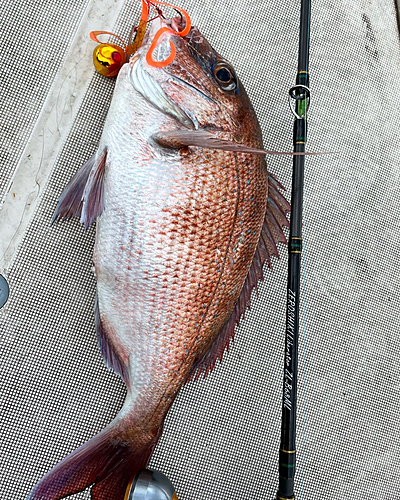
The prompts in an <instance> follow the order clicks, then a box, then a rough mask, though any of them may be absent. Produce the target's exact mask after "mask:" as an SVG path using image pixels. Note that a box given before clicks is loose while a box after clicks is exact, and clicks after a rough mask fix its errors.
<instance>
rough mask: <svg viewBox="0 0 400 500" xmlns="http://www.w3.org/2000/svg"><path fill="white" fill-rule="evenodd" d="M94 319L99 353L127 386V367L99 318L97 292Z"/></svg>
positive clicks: (108, 366)
mask: <svg viewBox="0 0 400 500" xmlns="http://www.w3.org/2000/svg"><path fill="white" fill-rule="evenodd" d="M94 319H95V324H96V332H97V340H98V342H99V346H100V351H101V354H102V355H103V359H104V363H105V364H106V366H107V368H108V369H109V370H110V369H111V370H113V371H114V372H115V373H116V374H117V375H119V376H120V377H121V378H122V380H123V381H124V382H125V384H126V386H127V387H128V388H129V385H130V384H129V371H128V367H127V366H126V364H125V363H124V362H123V361H121V359H120V358H119V357H118V355H117V354H116V352H115V349H114V348H113V346H112V344H111V341H110V339H109V338H108V335H107V332H106V330H105V328H104V327H103V323H102V321H101V318H100V309H99V298H98V295H97V294H96V298H95V303H94Z"/></svg>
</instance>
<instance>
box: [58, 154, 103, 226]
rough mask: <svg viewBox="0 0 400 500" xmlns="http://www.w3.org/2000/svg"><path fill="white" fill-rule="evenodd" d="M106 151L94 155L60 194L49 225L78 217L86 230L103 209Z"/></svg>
mask: <svg viewBox="0 0 400 500" xmlns="http://www.w3.org/2000/svg"><path fill="white" fill-rule="evenodd" d="M106 158H107V150H106V149H104V150H103V151H102V152H101V153H99V154H97V153H95V154H94V155H93V156H92V157H90V158H89V160H88V161H87V162H86V163H85V164H84V165H83V166H82V167H81V168H80V169H79V170H78V172H77V173H76V174H75V175H74V177H73V178H72V179H71V181H70V182H69V184H68V185H67V187H66V188H65V189H64V191H63V192H62V194H61V196H60V198H59V200H58V204H57V207H56V209H55V211H54V214H53V218H52V220H51V223H52V224H54V222H58V221H64V220H69V219H70V218H71V217H80V219H81V222H83V223H84V224H85V229H88V227H89V226H90V224H91V223H92V222H93V221H94V220H95V219H96V217H98V216H99V215H100V214H101V212H102V211H103V208H104V201H103V178H104V171H105V164H106Z"/></svg>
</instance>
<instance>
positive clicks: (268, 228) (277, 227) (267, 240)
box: [186, 173, 290, 382]
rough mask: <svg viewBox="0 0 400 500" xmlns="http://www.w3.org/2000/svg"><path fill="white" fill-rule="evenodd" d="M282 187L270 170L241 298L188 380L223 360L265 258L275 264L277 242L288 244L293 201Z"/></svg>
mask: <svg viewBox="0 0 400 500" xmlns="http://www.w3.org/2000/svg"><path fill="white" fill-rule="evenodd" d="M281 190H285V188H284V187H283V186H282V184H281V183H280V182H279V181H278V180H277V179H276V177H275V176H274V175H273V174H271V173H268V203H267V211H266V214H265V218H264V222H263V226H262V230H261V234H260V238H259V240H258V245H257V247H256V251H255V253H254V257H253V261H252V263H251V266H250V268H249V272H248V274H247V276H246V279H245V281H244V284H243V287H242V290H241V292H240V295H239V298H238V300H237V302H236V305H235V307H234V309H233V311H232V313H231V315H230V316H229V318H228V320H227V321H226V323H225V324H224V326H223V327H222V329H221V331H220V333H219V334H218V337H217V338H216V340H215V341H214V343H213V344H212V345H211V347H210V349H209V350H208V351H207V353H206V354H205V355H204V356H203V358H202V359H201V360H200V361H198V362H197V363H196V364H195V365H194V366H193V368H192V369H191V371H190V373H189V375H188V378H187V379H186V382H189V381H190V380H197V379H199V378H200V376H201V375H204V378H205V377H206V376H207V375H208V374H209V373H210V372H211V371H212V370H213V369H214V367H215V365H216V363H217V361H218V360H219V361H220V362H221V361H222V358H223V355H224V352H225V350H226V351H229V347H230V345H231V342H233V341H234V336H235V327H236V325H238V326H239V323H240V321H241V319H242V318H243V319H244V315H245V311H246V309H247V308H248V309H250V299H251V293H252V291H253V289H254V288H255V289H256V292H257V295H258V290H257V283H258V281H259V280H261V281H262V280H263V279H264V275H263V267H264V264H265V262H267V263H268V267H269V268H272V262H271V258H272V256H275V257H277V258H278V259H279V251H278V247H277V243H284V244H287V240H286V236H285V233H284V232H283V227H285V226H286V227H289V221H288V219H287V214H288V213H289V212H290V204H289V202H288V201H287V200H286V198H285V197H284V195H283V194H282V192H281Z"/></svg>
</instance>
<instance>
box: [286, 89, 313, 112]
mask: <svg viewBox="0 0 400 500" xmlns="http://www.w3.org/2000/svg"><path fill="white" fill-rule="evenodd" d="M310 98H311V92H310V89H309V88H308V87H307V86H306V85H294V86H293V87H292V88H291V89H290V90H289V106H290V109H291V111H292V113H293V114H294V116H295V117H296V118H297V119H298V120H301V119H302V118H303V117H304V116H305V115H306V114H307V113H308V110H309V108H310ZM304 99H307V106H306V109H305V111H304V113H303V114H302V115H301V116H300V115H298V114H297V112H296V110H295V108H294V106H293V100H295V101H302V100H304Z"/></svg>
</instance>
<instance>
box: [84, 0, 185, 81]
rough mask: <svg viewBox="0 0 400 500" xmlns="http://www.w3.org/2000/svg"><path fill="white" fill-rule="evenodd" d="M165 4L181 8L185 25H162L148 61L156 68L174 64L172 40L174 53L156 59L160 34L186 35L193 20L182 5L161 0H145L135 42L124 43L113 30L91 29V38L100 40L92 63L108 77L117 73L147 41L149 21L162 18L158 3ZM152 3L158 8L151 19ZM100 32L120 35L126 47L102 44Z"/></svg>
mask: <svg viewBox="0 0 400 500" xmlns="http://www.w3.org/2000/svg"><path fill="white" fill-rule="evenodd" d="M155 4H159V5H166V6H167V7H172V8H173V9H176V10H177V11H179V12H180V13H181V14H182V15H183V16H184V18H185V21H186V25H185V28H184V29H183V30H182V31H175V30H173V29H172V28H168V27H163V28H160V29H159V30H158V32H157V33H156V35H155V37H154V39H153V43H152V44H151V46H150V48H149V50H148V52H147V54H146V61H147V64H149V65H150V66H154V67H155V68H162V67H165V66H168V65H169V64H171V63H172V61H173V60H174V59H175V56H176V48H175V45H174V44H173V42H172V41H171V40H170V42H169V43H170V47H171V52H170V54H169V56H168V57H167V58H166V59H165V60H164V61H156V60H154V59H153V52H154V50H155V48H156V46H157V44H158V42H159V40H160V37H161V36H162V35H163V34H164V33H165V32H171V33H174V34H175V35H179V36H182V37H183V36H186V35H187V34H188V33H189V31H190V28H191V24H192V23H191V19H190V16H189V14H188V13H187V12H186V11H184V10H183V9H181V8H180V7H175V6H174V5H171V4H169V3H166V2H160V1H158V0H151V1H150V0H142V13H141V16H140V21H139V25H138V27H137V28H135V31H136V36H135V39H134V41H133V42H132V43H131V44H129V45H126V44H125V42H124V41H123V40H122V38H120V37H119V36H118V35H115V34H114V33H110V32H109V31H91V32H90V38H91V39H92V40H93V41H94V42H97V43H99V44H100V45H98V46H97V47H96V48H95V49H94V51H93V63H94V66H95V68H96V70H97V71H98V72H99V73H100V74H101V75H103V76H106V77H107V78H112V77H114V76H117V75H118V72H119V70H120V69H121V68H122V66H123V65H124V64H125V63H126V61H127V60H128V58H129V56H130V55H132V54H134V53H135V52H136V51H137V50H138V48H139V47H140V46H141V45H142V43H143V40H144V35H145V33H146V28H147V24H148V23H149V22H151V21H153V20H154V19H157V17H160V16H161V15H162V12H161V10H160V9H159V8H158V7H157V6H156V5H155ZM150 6H151V7H153V8H155V9H156V11H157V16H155V17H153V18H152V19H150V20H149V12H150ZM98 35H112V36H115V37H116V38H118V40H119V41H120V42H121V43H122V45H123V47H120V46H119V45H116V44H113V43H101V41H100V40H99V39H98V38H97V37H98Z"/></svg>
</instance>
